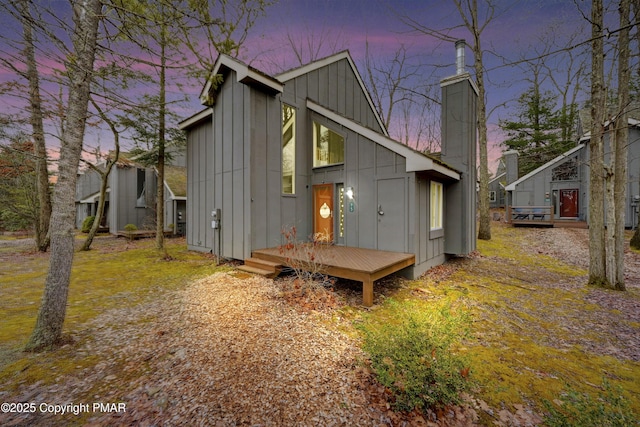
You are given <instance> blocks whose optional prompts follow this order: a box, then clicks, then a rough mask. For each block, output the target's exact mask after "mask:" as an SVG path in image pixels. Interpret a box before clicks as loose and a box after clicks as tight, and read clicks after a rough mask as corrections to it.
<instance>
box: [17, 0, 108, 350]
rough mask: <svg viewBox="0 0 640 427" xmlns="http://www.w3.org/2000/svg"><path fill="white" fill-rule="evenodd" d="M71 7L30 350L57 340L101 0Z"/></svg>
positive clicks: (71, 249) (68, 270)
mask: <svg viewBox="0 0 640 427" xmlns="http://www.w3.org/2000/svg"><path fill="white" fill-rule="evenodd" d="M73 8H74V10H73V12H74V16H73V18H74V24H75V25H74V26H75V31H74V33H73V36H72V39H71V40H72V42H73V50H74V52H73V53H74V57H73V60H72V61H69V62H68V63H67V64H66V66H67V70H68V73H69V84H70V85H69V98H68V105H67V124H66V126H65V127H64V130H63V132H62V135H61V141H60V160H59V167H58V182H57V183H56V186H55V190H54V203H53V211H52V214H51V223H50V230H52V232H51V257H50V261H49V271H48V272H47V278H46V281H45V289H44V296H43V298H42V303H41V305H40V310H39V311H38V318H37V320H36V325H35V327H34V330H33V333H32V334H31V337H30V338H29V342H28V343H27V345H26V348H25V349H26V350H28V351H39V350H43V349H46V348H50V347H52V346H54V345H56V344H57V343H58V342H59V341H60V338H61V336H62V326H63V324H64V318H65V315H66V308H67V297H68V293H69V281H70V277H71V267H72V264H73V252H74V231H75V194H76V179H77V171H78V163H79V161H80V155H81V152H82V143H83V138H84V130H85V124H86V118H87V110H88V103H89V92H90V84H91V79H92V73H93V63H94V60H95V54H96V46H97V35H98V24H99V22H100V12H101V9H102V3H101V1H100V0H85V1H82V2H75V3H74V6H73Z"/></svg>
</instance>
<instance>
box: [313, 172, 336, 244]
mask: <svg viewBox="0 0 640 427" xmlns="http://www.w3.org/2000/svg"><path fill="white" fill-rule="evenodd" d="M313 235H314V237H315V239H316V240H319V241H324V242H333V184H322V185H314V186H313Z"/></svg>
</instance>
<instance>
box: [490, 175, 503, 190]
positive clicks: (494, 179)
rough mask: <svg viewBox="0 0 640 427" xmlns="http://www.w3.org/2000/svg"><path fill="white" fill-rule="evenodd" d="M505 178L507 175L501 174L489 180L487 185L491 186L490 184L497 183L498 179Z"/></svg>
mask: <svg viewBox="0 0 640 427" xmlns="http://www.w3.org/2000/svg"><path fill="white" fill-rule="evenodd" d="M505 176H507V173H506V172H502V173H501V174H500V175H496V176H495V177H493V178H492V179H491V180H489V184H492V183H494V182H496V181H498V180H499V179H500V178H504V177H505ZM500 185H502V183H500ZM503 187H504V185H503Z"/></svg>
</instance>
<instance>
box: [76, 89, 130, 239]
mask: <svg viewBox="0 0 640 427" xmlns="http://www.w3.org/2000/svg"><path fill="white" fill-rule="evenodd" d="M92 104H93V107H94V108H95V109H96V111H98V114H99V115H100V117H101V118H102V120H103V121H104V122H105V123H107V125H108V126H109V128H110V129H111V133H112V134H113V143H114V145H115V148H114V150H113V153H111V154H109V155H107V156H106V159H105V166H104V169H102V168H100V167H98V166H96V165H94V164H93V163H90V162H85V163H86V164H87V166H89V168H91V170H93V171H95V172H96V173H97V174H98V175H100V196H99V198H98V208H97V209H96V215H95V218H94V219H93V224H91V229H90V230H89V234H88V235H87V238H86V239H85V241H84V243H83V244H82V247H81V248H80V250H81V251H88V250H89V249H90V248H91V243H92V242H93V239H94V238H95V236H96V234H97V233H98V229H99V228H100V223H101V222H102V217H103V215H104V210H105V205H106V200H107V188H108V186H109V175H110V174H111V169H113V167H114V166H115V165H116V164H117V163H118V158H119V157H120V132H119V131H118V129H117V127H116V123H115V121H114V120H112V119H111V118H110V117H109V116H107V115H106V114H105V112H104V111H103V110H102V108H101V107H100V106H99V105H98V104H97V103H96V102H95V101H93V100H92ZM97 154H98V156H99V155H100V151H99V150H97Z"/></svg>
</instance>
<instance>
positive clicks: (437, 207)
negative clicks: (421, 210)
mask: <svg viewBox="0 0 640 427" xmlns="http://www.w3.org/2000/svg"><path fill="white" fill-rule="evenodd" d="M442 188H443V187H442V184H441V183H439V182H435V181H431V192H430V193H431V194H430V198H429V200H430V203H431V211H430V213H431V216H430V217H431V230H440V229H442V224H443V222H442V221H443V215H444V203H443V201H444V197H443V192H442Z"/></svg>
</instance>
